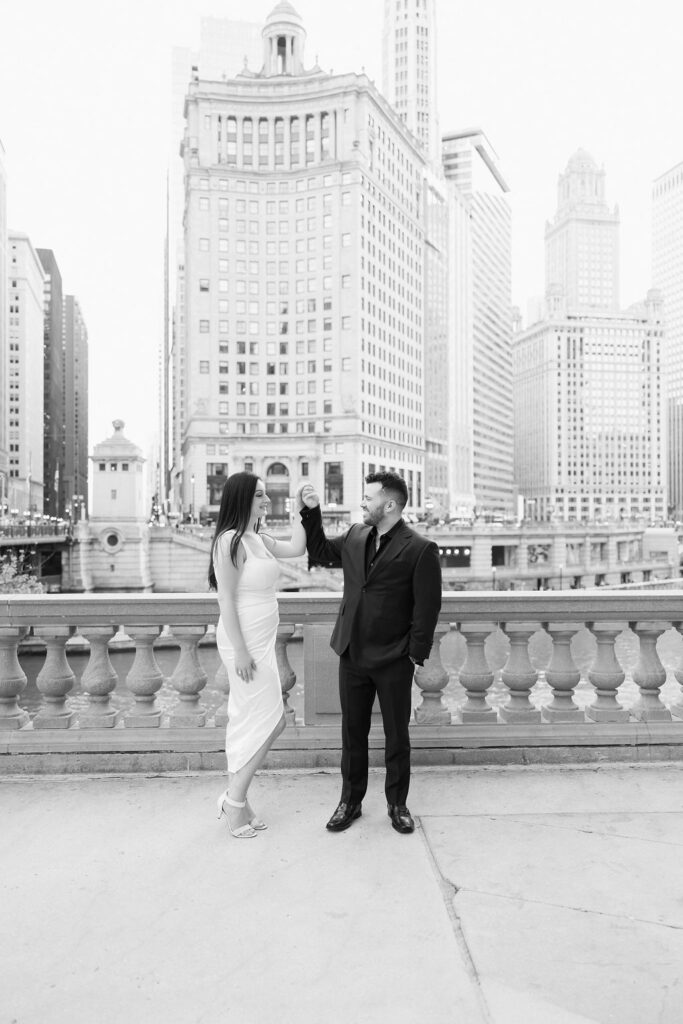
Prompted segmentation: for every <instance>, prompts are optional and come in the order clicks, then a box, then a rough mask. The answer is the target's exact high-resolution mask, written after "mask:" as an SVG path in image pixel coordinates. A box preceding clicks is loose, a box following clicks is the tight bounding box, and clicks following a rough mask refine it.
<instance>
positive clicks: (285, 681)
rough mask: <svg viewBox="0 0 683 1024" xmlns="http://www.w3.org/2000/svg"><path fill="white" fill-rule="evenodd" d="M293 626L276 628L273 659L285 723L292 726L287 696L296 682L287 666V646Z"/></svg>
mask: <svg viewBox="0 0 683 1024" xmlns="http://www.w3.org/2000/svg"><path fill="white" fill-rule="evenodd" d="M294 629H295V626H294V625H288V624H286V623H285V625H282V626H278V630H277V636H276V638H275V657H276V658H277V670H278V673H279V675H280V686H281V687H282V703H283V705H284V709H285V721H286V722H287V724H288V725H290V724H291V725H294V720H295V717H296V716H295V713H294V708H293V707H290V704H289V694H290V692H291V690H292V688H293V686H294V684H295V682H296V672H295V671H294V669H293V668H292V666H291V665H290V664H289V656H288V654H287V644H288V642H289V641H290V640H291V639H292V636H293V635H294Z"/></svg>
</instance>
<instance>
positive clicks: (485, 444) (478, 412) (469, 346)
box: [442, 128, 514, 518]
mask: <svg viewBox="0 0 683 1024" xmlns="http://www.w3.org/2000/svg"><path fill="white" fill-rule="evenodd" d="M442 152H443V166H444V173H445V175H446V178H447V179H448V181H449V184H450V186H451V188H452V189H453V190H454V193H455V195H454V197H453V203H454V205H453V208H452V214H451V215H452V217H453V218H454V228H455V230H454V232H453V233H452V235H451V239H452V248H451V264H452V272H451V281H452V285H451V287H452V288H453V289H454V302H455V303H456V304H455V305H454V308H453V310H452V316H453V319H454V333H455V338H456V350H455V352H454V353H453V362H452V366H453V370H452V372H451V378H452V381H453V386H454V388H455V389H456V390H458V391H459V392H460V393H461V394H462V391H463V388H467V390H468V391H469V392H470V394H471V402H470V403H469V408H470V409H471V416H472V420H471V424H472V426H471V443H472V454H471V467H472V483H471V493H472V494H473V497H474V502H475V510H476V511H478V512H479V513H480V514H482V515H483V516H484V517H487V518H488V517H490V516H496V515H504V514H510V513H512V511H513V506H514V487H513V430H512V361H511V360H512V356H511V338H512V299H511V269H510V268H511V226H510V206H509V203H508V200H507V197H506V193H507V192H508V186H507V184H506V182H505V179H504V178H503V176H502V174H501V172H500V170H499V167H498V161H497V156H496V153H495V151H494V150H493V148H492V146H491V144H490V142H489V141H488V139H487V137H486V135H485V134H484V132H483V131H481V129H478V128H474V129H468V130H466V131H461V132H450V133H449V134H448V135H445V136H444V137H443V150H442ZM459 210H460V212H459ZM465 210H466V215H463V213H464V211H465ZM470 326H471V333H468V332H469V330H470ZM468 376H469V377H470V380H471V384H468V385H466V384H465V383H464V380H463V378H467V377H468ZM463 397H464V396H463ZM454 401H455V398H454ZM453 428H454V429H455V423H453ZM465 433H466V432H465V429H464V424H463V423H462V420H461V421H460V425H459V426H458V429H457V437H458V442H457V449H456V448H454V452H455V450H459V466H460V469H459V473H460V481H459V484H460V486H457V487H456V486H455V481H454V486H453V492H454V495H455V494H459V495H460V498H459V499H458V501H459V502H460V503H461V504H465V503H466V495H467V494H468V491H469V490H470V488H468V487H467V486H466V481H465V480H464V479H463V473H462V470H463V469H464V467H465V466H466V465H467V464H468V462H469V460H468V459H467V458H466V456H465V454H464V451H463V443H464V441H465ZM455 440H456V438H455V435H453V443H455Z"/></svg>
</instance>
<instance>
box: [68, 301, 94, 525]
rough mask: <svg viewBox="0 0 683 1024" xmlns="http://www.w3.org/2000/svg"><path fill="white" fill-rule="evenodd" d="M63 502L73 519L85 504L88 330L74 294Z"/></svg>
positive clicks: (70, 308)
mask: <svg viewBox="0 0 683 1024" xmlns="http://www.w3.org/2000/svg"><path fill="white" fill-rule="evenodd" d="M64 500H65V504H66V508H67V509H69V511H70V512H71V515H72V516H73V517H75V518H78V517H80V515H81V514H82V512H83V510H84V509H85V507H87V502H88V331H87V328H86V326H85V321H84V319H83V314H82V312H81V307H80V305H79V302H78V299H77V298H76V297H75V296H74V295H67V296H65V299H64Z"/></svg>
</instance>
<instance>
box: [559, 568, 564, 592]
mask: <svg viewBox="0 0 683 1024" xmlns="http://www.w3.org/2000/svg"><path fill="white" fill-rule="evenodd" d="M559 568H560V590H562V587H563V583H562V566H560V567H559Z"/></svg>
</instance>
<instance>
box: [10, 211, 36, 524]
mask: <svg viewBox="0 0 683 1024" xmlns="http://www.w3.org/2000/svg"><path fill="white" fill-rule="evenodd" d="M8 251H9V257H10V258H9V268H8V270H9V277H8V285H9V387H8V397H9V405H8V412H9V418H8V426H9V448H10V452H9V482H8V487H7V491H6V496H7V502H8V506H9V509H10V510H11V509H16V511H17V512H18V513H19V514H20V515H23V514H24V513H25V512H42V511H43V447H44V446H43V415H42V411H43V344H44V342H43V334H44V319H43V289H44V282H45V274H44V272H43V267H42V264H41V262H40V260H39V258H38V254H37V253H36V250H35V249H34V248H33V246H32V245H31V240H30V238H29V237H28V235H26V234H23V233H22V232H19V231H10V233H9V244H8Z"/></svg>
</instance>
